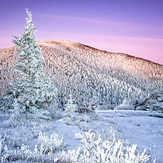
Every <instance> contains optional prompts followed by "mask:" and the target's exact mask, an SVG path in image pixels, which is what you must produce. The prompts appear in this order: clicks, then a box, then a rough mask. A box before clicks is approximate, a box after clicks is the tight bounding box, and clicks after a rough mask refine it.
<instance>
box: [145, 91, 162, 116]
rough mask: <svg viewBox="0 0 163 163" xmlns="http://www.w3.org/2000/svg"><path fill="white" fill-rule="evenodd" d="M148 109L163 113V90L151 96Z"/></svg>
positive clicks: (147, 104)
mask: <svg viewBox="0 0 163 163" xmlns="http://www.w3.org/2000/svg"><path fill="white" fill-rule="evenodd" d="M146 108H147V109H148V110H153V111H158V112H161V113H163V89H162V90H160V91H159V92H157V93H155V94H152V95H151V97H150V98H149V100H148V101H147V102H146Z"/></svg>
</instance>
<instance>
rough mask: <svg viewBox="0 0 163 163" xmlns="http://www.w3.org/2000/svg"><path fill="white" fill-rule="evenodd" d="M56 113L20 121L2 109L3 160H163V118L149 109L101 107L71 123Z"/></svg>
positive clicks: (0, 144)
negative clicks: (53, 116) (51, 117)
mask: <svg viewBox="0 0 163 163" xmlns="http://www.w3.org/2000/svg"><path fill="white" fill-rule="evenodd" d="M57 114H58V117H60V119H58V120H56V119H55V120H51V121H27V120H22V122H17V121H10V120H9V115H7V114H3V113H1V114H0V122H1V123H0V159H1V162H21V163H23V162H48V163H49V162H65V163H67V162H83V163H84V162H89V163H92V162H99V163H103V162H111V163H121V162H124V163H125V162H133V163H137V162H155V161H156V160H157V161H158V162H160V163H161V162H162V161H163V155H162V153H163V148H162V146H163V139H162V137H163V127H162V126H163V120H162V118H156V117H152V116H153V113H151V112H143V111H131V110H130V111H124V110H98V111H95V112H93V113H87V114H86V113H84V114H81V115H80V116H79V119H78V120H76V121H73V122H72V123H67V122H65V120H64V118H62V114H63V112H58V113H57ZM133 144H137V145H133ZM145 148H146V150H144V149H145Z"/></svg>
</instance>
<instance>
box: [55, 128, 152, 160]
mask: <svg viewBox="0 0 163 163" xmlns="http://www.w3.org/2000/svg"><path fill="white" fill-rule="evenodd" d="M76 138H80V139H81V142H82V144H81V145H80V146H79V147H78V149H77V150H73V151H68V152H67V153H65V152H62V153H59V154H58V155H57V157H56V159H55V161H60V162H65V163H67V162H72V163H85V162H87V163H92V162H96V163H106V162H109V163H126V162H130V163H131V162H133V163H137V162H143V163H146V162H147V161H148V160H149V158H150V156H149V155H146V154H145V151H146V150H144V152H143V153H139V152H138V151H137V149H136V147H137V145H132V146H127V147H126V148H124V145H123V143H122V142H121V140H118V141H117V142H116V141H115V139H113V141H108V140H102V138H101V135H100V133H99V132H96V133H94V132H91V130H90V131H88V132H85V133H84V135H81V134H76Z"/></svg>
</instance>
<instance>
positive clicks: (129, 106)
mask: <svg viewBox="0 0 163 163" xmlns="http://www.w3.org/2000/svg"><path fill="white" fill-rule="evenodd" d="M114 110H134V105H133V101H132V100H126V99H124V100H123V103H122V104H120V105H118V106H116V107H115V108H114Z"/></svg>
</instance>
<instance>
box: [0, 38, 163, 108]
mask: <svg viewBox="0 0 163 163" xmlns="http://www.w3.org/2000/svg"><path fill="white" fill-rule="evenodd" d="M38 45H39V46H40V47H41V51H42V54H43V56H44V58H45V64H44V67H45V70H46V72H47V73H48V75H49V76H51V77H52V79H53V81H54V83H55V84H56V86H57V88H58V90H59V103H60V106H61V107H62V106H63V105H64V104H65V103H66V102H67V98H68V96H69V94H70V93H71V94H72V95H73V98H74V101H75V103H77V104H78V105H79V106H87V105H88V104H89V102H90V99H91V98H93V97H94V96H96V97H97V98H98V100H99V103H100V105H107V107H112V106H116V105H118V104H120V103H122V101H123V100H124V99H125V98H126V99H130V100H134V102H135V100H136V99H138V100H142V99H144V98H146V97H148V95H149V94H151V93H153V91H157V90H159V89H160V88H161V87H162V78H163V65H159V64H157V63H153V62H151V61H147V60H144V59H141V58H136V57H133V56H130V55H127V54H122V53H111V52H107V51H103V50H99V49H95V48H93V47H90V46H87V45H83V44H81V43H77V42H72V41H61V40H50V41H40V42H38ZM14 51H15V48H14V47H12V48H7V49H0V84H1V86H2V87H1V88H0V94H1V96H2V95H3V93H4V90H5V89H6V88H7V87H9V80H12V79H13V78H16V77H17V75H16V74H15V73H14V72H13V66H14V60H15V58H16V55H15V54H14Z"/></svg>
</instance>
